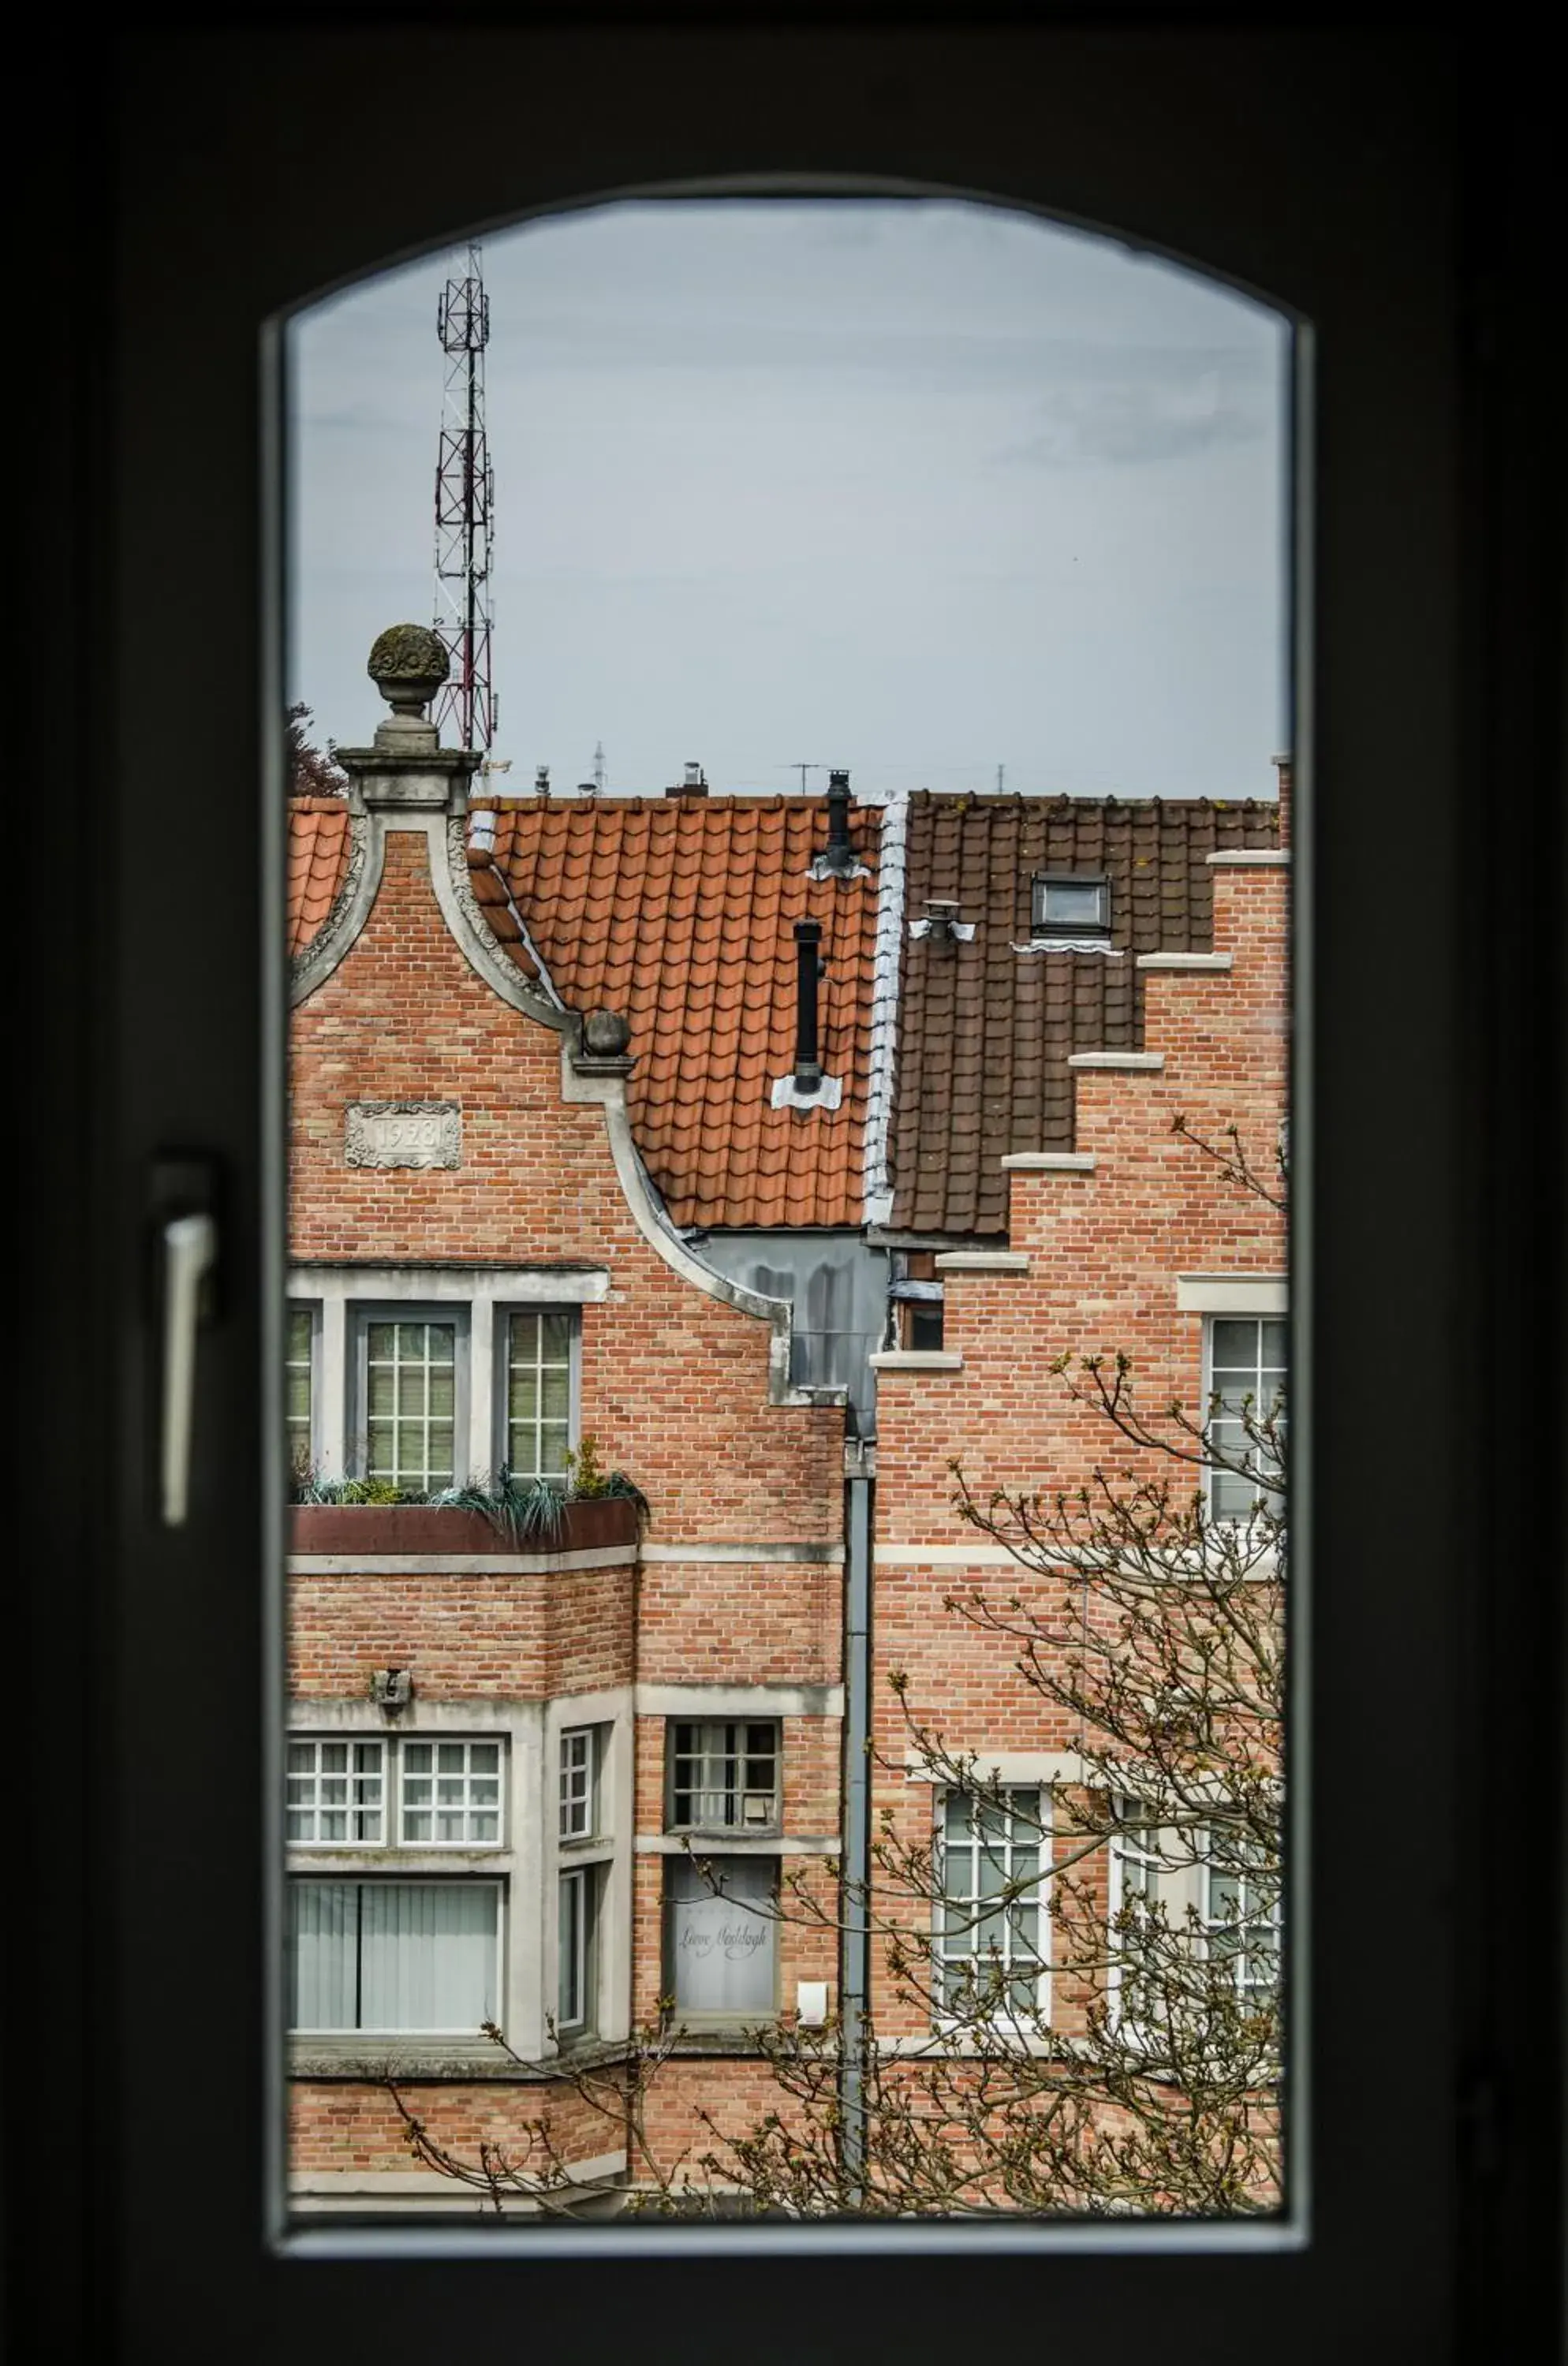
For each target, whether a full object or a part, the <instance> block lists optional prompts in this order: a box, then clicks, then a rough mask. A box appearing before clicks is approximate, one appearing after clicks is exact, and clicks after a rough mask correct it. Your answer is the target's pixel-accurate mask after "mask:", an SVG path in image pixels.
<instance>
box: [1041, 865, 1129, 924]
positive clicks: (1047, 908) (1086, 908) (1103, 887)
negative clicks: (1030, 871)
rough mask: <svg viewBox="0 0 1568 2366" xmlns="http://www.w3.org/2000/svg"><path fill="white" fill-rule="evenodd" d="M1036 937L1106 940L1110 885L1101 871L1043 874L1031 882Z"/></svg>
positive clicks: (1108, 922) (1051, 872) (1109, 910)
mask: <svg viewBox="0 0 1568 2366" xmlns="http://www.w3.org/2000/svg"><path fill="white" fill-rule="evenodd" d="M1032 929H1033V933H1034V934H1035V935H1036V936H1037V937H1108V936H1109V935H1110V934H1111V882H1110V880H1109V879H1108V878H1107V877H1106V876H1105V874H1104V873H1103V872H1100V871H1043V872H1037V873H1035V878H1034V906H1033V912H1032Z"/></svg>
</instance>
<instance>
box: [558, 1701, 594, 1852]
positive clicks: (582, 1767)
mask: <svg viewBox="0 0 1568 2366" xmlns="http://www.w3.org/2000/svg"><path fill="white" fill-rule="evenodd" d="M598 1739H599V1737H598V1735H597V1733H596V1732H595V1730H594V1729H593V1727H592V1726H591V1725H579V1726H574V1727H572V1728H571V1729H570V1731H569V1732H566V1733H563V1734H562V1735H561V1738H560V1837H561V1839H562V1840H563V1841H585V1840H592V1837H593V1835H594V1834H595V1832H597V1831H598V1829H599V1817H598V1790H599V1764H598V1759H599V1752H598Z"/></svg>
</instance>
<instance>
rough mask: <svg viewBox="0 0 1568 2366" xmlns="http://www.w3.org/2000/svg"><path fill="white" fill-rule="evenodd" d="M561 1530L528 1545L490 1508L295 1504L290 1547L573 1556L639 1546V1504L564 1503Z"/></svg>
mask: <svg viewBox="0 0 1568 2366" xmlns="http://www.w3.org/2000/svg"><path fill="white" fill-rule="evenodd" d="M563 1509H564V1514H565V1521H564V1526H563V1527H562V1529H561V1532H560V1534H559V1535H558V1537H556V1538H550V1539H547V1538H543V1537H529V1538H526V1539H525V1541H524V1543H523V1544H522V1545H521V1547H519V1546H517V1545H514V1544H513V1542H512V1540H511V1538H509V1537H507V1536H506V1535H504V1534H503V1533H502V1531H501V1530H500V1529H498V1528H493V1527H491V1524H490V1522H489V1521H488V1520H487V1519H486V1518H485V1516H484V1514H483V1513H482V1512H458V1511H442V1510H440V1509H438V1508H436V1507H435V1506H434V1505H432V1504H293V1505H291V1506H290V1509H289V1515H288V1519H289V1540H288V1549H289V1551H290V1552H295V1553H334V1554H336V1555H338V1556H339V1557H340V1558H341V1557H344V1556H349V1557H352V1556H353V1555H354V1554H355V1553H367V1554H370V1553H374V1554H376V1555H381V1554H385V1553H406V1554H410V1555H418V1554H421V1553H428V1554H433V1555H434V1554H440V1553H476V1554H477V1553H514V1552H517V1551H519V1550H521V1551H523V1552H526V1553H568V1552H587V1551H590V1550H592V1549H598V1548H601V1547H604V1546H605V1545H624V1546H625V1547H626V1551H627V1557H628V1559H629V1558H630V1557H631V1556H632V1554H634V1553H635V1552H636V1549H637V1506H636V1504H633V1503H631V1502H630V1501H628V1499H627V1498H626V1497H625V1496H615V1495H610V1496H598V1497H591V1498H589V1499H588V1501H586V1502H584V1503H580V1504H566V1505H565V1506H564V1507H563Z"/></svg>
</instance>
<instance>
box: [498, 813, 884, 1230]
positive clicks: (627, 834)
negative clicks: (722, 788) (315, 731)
mask: <svg viewBox="0 0 1568 2366" xmlns="http://www.w3.org/2000/svg"><path fill="white" fill-rule="evenodd" d="M492 802H493V806H494V811H495V817H496V819H495V845H494V852H493V856H490V855H486V854H484V853H482V852H480V851H478V850H476V849H475V848H474V847H473V846H472V845H470V851H469V863H470V870H471V876H472V880H473V884H474V891H475V894H476V896H478V897H479V901H480V902H481V904H482V905H483V907H484V910H485V915H486V918H488V919H489V921H490V923H491V927H492V928H493V929H494V930H495V932H496V935H497V936H498V938H500V940H501V941H502V943H504V944H505V945H506V946H507V949H508V951H509V952H511V953H512V954H513V958H514V959H515V960H516V961H517V962H518V963H519V966H520V967H522V968H523V969H525V971H530V970H531V969H532V964H531V963H530V962H529V959H528V956H527V952H526V950H525V946H524V945H523V943H522V941H521V939H520V934H519V930H518V926H517V920H516V918H513V914H512V913H511V912H510V911H509V910H508V908H507V904H506V897H507V896H510V897H511V899H512V902H513V904H514V905H515V907H516V910H517V913H518V914H520V915H521V918H522V919H523V921H524V923H525V926H526V928H527V930H528V933H529V935H530V936H531V937H532V938H533V941H534V942H535V944H536V947H537V948H538V952H539V954H540V956H541V958H542V959H543V961H544V963H545V965H546V968H547V970H548V972H549V975H550V977H551V979H552V980H553V982H554V984H555V986H556V989H557V991H558V994H559V995H560V997H561V998H562V1000H563V1001H564V1002H565V1003H566V1004H567V1006H568V1008H570V1009H574V1010H581V1011H585V1012H586V1011H590V1010H594V1009H606V1010H618V1011H621V1012H624V1014H625V1015H626V1019H627V1020H629V1022H630V1025H631V1044H630V1050H631V1053H632V1057H633V1061H634V1065H633V1068H632V1072H631V1076H630V1078H629V1079H628V1082H627V1087H626V1107H627V1111H628V1114H629V1116H630V1118H631V1123H632V1132H633V1134H634V1136H635V1137H636V1141H637V1147H638V1149H639V1150H640V1152H641V1153H642V1156H643V1159H644V1161H645V1163H646V1164H647V1166H648V1168H649V1173H650V1174H651V1176H652V1177H653V1179H654V1181H655V1182H656V1183H657V1184H658V1186H659V1188H660V1191H661V1192H662V1193H663V1195H664V1200H665V1203H666V1205H667V1207H668V1208H669V1211H670V1213H671V1217H672V1218H673V1220H674V1221H675V1222H676V1223H678V1224H701V1225H704V1226H709V1225H773V1224H786V1223H787V1224H835V1225H844V1224H858V1223H859V1222H860V1221H861V1213H862V1184H863V1140H864V1125H865V1101H866V1084H867V1076H868V1070H869V1065H870V1034H871V986H872V959H873V953H874V942H875V932H876V878H875V871H876V830H877V816H876V815H875V814H874V813H871V812H868V811H867V810H866V808H865V807H863V806H856V807H852V809H851V817H850V827H851V832H852V836H853V839H854V841H855V845H856V848H857V850H858V851H859V852H860V856H861V860H862V862H864V863H865V864H866V865H867V866H868V872H869V875H868V876H866V877H864V878H858V879H853V880H850V881H840V880H834V879H828V880H823V881H818V880H814V879H813V878H812V877H811V876H810V875H809V866H810V863H811V861H812V858H813V856H814V855H816V854H818V853H820V852H821V851H822V849H823V848H824V847H825V846H826V844H827V838H828V823H827V808H826V802H825V800H824V799H822V798H821V797H726V796H709V797H692V798H686V797H679V798H677V797H669V798H664V797H647V798H645V797H625V798H620V797H604V798H592V799H591V798H580V797H573V798H561V799H558V800H555V801H550V802H547V801H544V800H541V799H538V798H534V797H520V798H500V799H496V800H493V801H491V800H484V801H483V804H484V805H486V806H488V805H490V804H491V803H492ZM803 919H814V920H819V921H820V922H821V924H822V956H823V959H824V960H825V962H826V963H827V974H826V975H825V976H824V977H823V979H822V981H821V985H820V987H819V989H818V1011H819V1022H820V1030H821V1062H822V1067H823V1071H824V1074H826V1075H828V1076H839V1077H841V1078H842V1080H843V1098H842V1100H841V1102H840V1106H839V1108H838V1109H837V1110H825V1109H815V1110H810V1111H796V1110H789V1109H782V1110H775V1109H773V1107H772V1106H771V1098H770V1096H771V1089H772V1084H773V1078H774V1077H775V1076H784V1075H786V1074H787V1073H789V1071H790V1070H791V1069H792V1068H793V1066H794V1063H795V937H794V923H795V921H796V920H803Z"/></svg>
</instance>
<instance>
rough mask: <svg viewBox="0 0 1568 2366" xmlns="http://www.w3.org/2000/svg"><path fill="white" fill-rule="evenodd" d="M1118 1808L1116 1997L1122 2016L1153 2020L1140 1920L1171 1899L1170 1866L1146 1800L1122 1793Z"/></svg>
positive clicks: (1114, 1846) (1113, 1907) (1113, 1904)
mask: <svg viewBox="0 0 1568 2366" xmlns="http://www.w3.org/2000/svg"><path fill="white" fill-rule="evenodd" d="M1115 1811H1116V1816H1117V1828H1116V1830H1115V1831H1114V1832H1113V1833H1112V1834H1111V1883H1110V1897H1109V1900H1108V1903H1109V1907H1110V1911H1111V1922H1112V1930H1111V1953H1112V1954H1113V1955H1115V1956H1116V1957H1117V1958H1118V1960H1117V1961H1116V1962H1115V1963H1113V1964H1112V1966H1111V2011H1112V2012H1113V2014H1114V2016H1115V2018H1116V2020H1117V2021H1118V2022H1133V2023H1134V2024H1136V2023H1138V2022H1145V2021H1147V2020H1148V2019H1149V2018H1150V2016H1151V2014H1152V2013H1153V2011H1155V2009H1156V2003H1157V1999H1156V1997H1155V1996H1154V1995H1153V1994H1152V1993H1150V1992H1149V1991H1148V1990H1147V1989H1145V1985H1144V1984H1143V1983H1142V1982H1141V1981H1140V1979H1139V1977H1138V1960H1137V1958H1138V1937H1139V1929H1138V1925H1139V1923H1140V1921H1142V1920H1143V1918H1145V1917H1146V1916H1150V1915H1153V1914H1154V1913H1155V1912H1156V1910H1158V1909H1159V1908H1160V1907H1161V1906H1162V1905H1164V1904H1166V1903H1167V1900H1166V1898H1165V1897H1164V1895H1163V1893H1164V1890H1165V1887H1166V1886H1167V1885H1166V1874H1167V1870H1168V1868H1167V1866H1166V1864H1165V1861H1164V1859H1163V1857H1162V1855H1161V1853H1160V1835H1159V1828H1158V1826H1157V1825H1156V1824H1155V1823H1153V1822H1152V1821H1151V1820H1150V1819H1149V1815H1148V1811H1147V1809H1146V1808H1145V1806H1144V1804H1143V1802H1142V1800H1139V1799H1129V1798H1122V1799H1118V1800H1117V1801H1116V1803H1115ZM1123 1911H1126V1912H1127V1915H1128V1921H1127V1924H1126V1926H1125V1927H1124V1928H1117V1927H1116V1918H1117V1917H1118V1916H1120V1915H1121V1914H1122V1912H1123Z"/></svg>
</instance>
